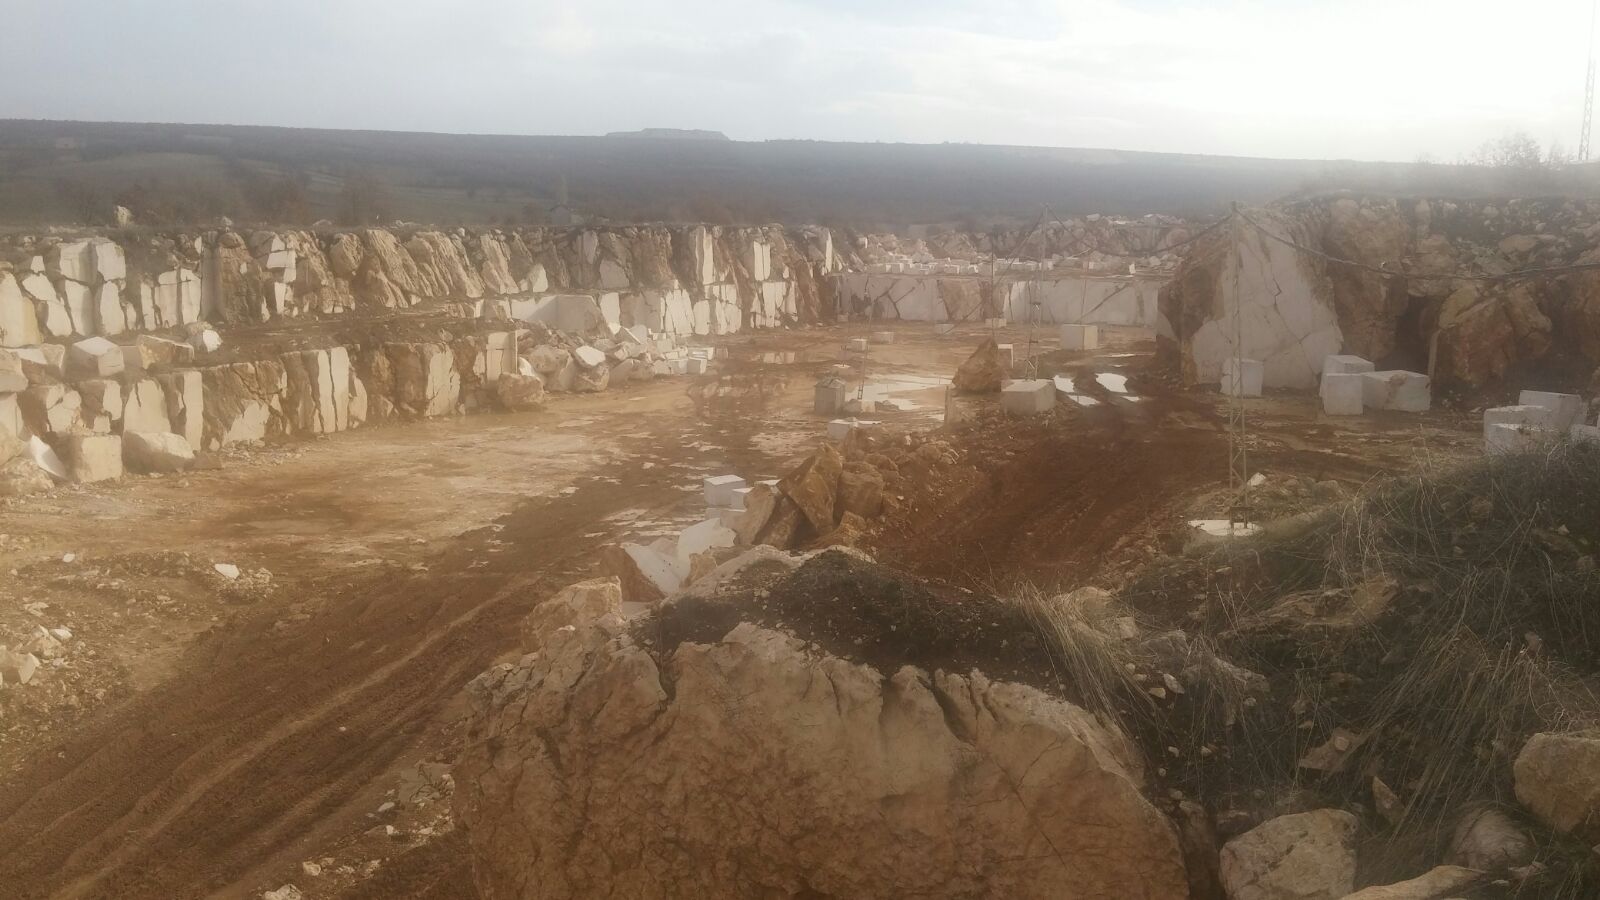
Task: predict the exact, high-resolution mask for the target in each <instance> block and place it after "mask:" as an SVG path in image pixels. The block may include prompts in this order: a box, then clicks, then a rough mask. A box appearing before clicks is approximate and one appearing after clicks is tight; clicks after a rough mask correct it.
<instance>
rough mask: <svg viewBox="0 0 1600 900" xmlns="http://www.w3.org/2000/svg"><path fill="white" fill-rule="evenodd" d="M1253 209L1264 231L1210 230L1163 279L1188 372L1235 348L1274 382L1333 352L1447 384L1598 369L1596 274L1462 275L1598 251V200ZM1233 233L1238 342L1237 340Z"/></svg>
mask: <svg viewBox="0 0 1600 900" xmlns="http://www.w3.org/2000/svg"><path fill="white" fill-rule="evenodd" d="M1246 215H1247V216H1249V217H1250V219H1251V220H1252V221H1253V222H1254V223H1256V224H1257V225H1259V226H1261V229H1263V230H1265V232H1266V233H1265V234H1263V233H1262V232H1261V231H1258V230H1257V229H1256V228H1255V227H1254V226H1253V225H1242V226H1241V227H1240V228H1239V229H1238V230H1237V232H1235V231H1234V230H1233V229H1230V228H1221V229H1218V230H1217V232H1216V233H1214V234H1212V235H1208V236H1207V237H1206V238H1205V239H1203V240H1201V241H1198V242H1196V243H1195V244H1194V245H1193V249H1192V251H1190V252H1189V253H1188V254H1187V255H1186V256H1185V258H1184V262H1183V264H1182V265H1181V266H1180V267H1179V269H1178V271H1177V273H1176V275H1175V277H1174V279H1173V281H1172V283H1171V284H1170V285H1169V286H1168V287H1167V288H1165V289H1164V290H1163V291H1162V293H1161V299H1160V321H1159V323H1158V326H1157V327H1158V330H1159V334H1158V337H1159V338H1160V339H1161V341H1162V351H1163V353H1164V354H1165V356H1166V359H1167V361H1168V364H1169V365H1170V366H1171V367H1172V368H1174V369H1175V370H1177V371H1179V372H1181V373H1182V375H1183V376H1184V377H1185V379H1186V380H1188V381H1190V382H1201V383H1204V382H1215V381H1216V380H1217V379H1218V377H1219V369H1220V367H1221V365H1222V361H1223V360H1224V359H1227V358H1230V357H1234V356H1243V357H1249V358H1252V359H1257V360H1261V361H1263V362H1264V363H1265V368H1266V372H1265V375H1266V379H1265V380H1266V386H1267V387H1295V388H1309V387H1313V386H1315V384H1316V381H1317V376H1318V375H1319V374H1320V370H1321V360H1323V359H1324V358H1325V357H1327V356H1329V355H1334V354H1340V353H1348V354H1353V355H1356V356H1360V357H1363V358H1365V359H1369V360H1372V361H1374V362H1375V363H1377V365H1378V367H1379V368H1380V369H1401V370H1411V371H1414V372H1423V373H1427V374H1428V375H1430V376H1431V377H1432V378H1433V380H1434V382H1435V384H1437V385H1439V386H1440V387H1442V388H1445V389H1447V390H1451V391H1455V392H1473V391H1480V390H1496V389H1499V388H1500V387H1502V386H1505V385H1512V386H1517V387H1521V386H1528V385H1534V386H1538V385H1541V384H1543V383H1552V384H1567V385H1572V384H1583V383H1591V382H1593V380H1594V378H1595V375H1596V373H1597V372H1600V274H1597V273H1596V272H1593V271H1576V272H1568V273H1563V274H1557V275H1552V276H1546V277H1531V278H1530V277H1519V278H1514V279H1509V280H1492V279H1490V280H1482V279H1480V278H1477V277H1456V276H1483V277H1489V276H1499V275H1505V274H1507V273H1511V272H1518V271H1522V270H1528V269H1537V268H1548V267H1560V266H1568V265H1586V264H1590V263H1594V262H1597V261H1600V202H1596V201H1587V200H1562V199H1547V200H1507V201H1485V200H1470V201H1468V200H1438V199H1422V200H1409V199H1408V200H1398V199H1393V198H1370V197H1351V196H1330V197H1319V198H1313V199H1308V200H1299V201H1294V202H1290V203H1284V204H1280V205H1276V206H1273V207H1271V208H1269V209H1263V210H1249V211H1246ZM1236 233H1237V234H1238V235H1239V237H1238V240H1240V241H1242V246H1241V247H1240V250H1241V255H1242V259H1243V260H1244V264H1243V266H1242V268H1241V269H1240V271H1239V272H1238V274H1237V279H1238V284H1239V289H1238V290H1239V294H1240V295H1241V296H1242V297H1243V298H1244V301H1245V308H1244V314H1243V323H1242V327H1243V330H1244V346H1243V347H1242V348H1233V347H1232V342H1233V338H1232V335H1233V324H1232V315H1233V306H1234V300H1233V284H1234V279H1235V275H1234V273H1233V272H1232V271H1231V269H1230V267H1229V263H1228V260H1229V259H1231V258H1233V256H1234V255H1235V254H1234V253H1233V252H1232V250H1233V248H1234V241H1235V234H1236ZM1286 241H1287V242H1292V243H1294V244H1298V245H1300V246H1301V247H1304V248H1307V249H1305V250H1301V249H1296V248H1294V247H1291V246H1288V245H1287V244H1286V243H1284V242H1286ZM1317 254H1326V255H1327V256H1330V257H1334V258H1335V259H1340V260H1350V261H1353V262H1355V263H1358V264H1360V265H1361V266H1365V267H1368V268H1361V267H1358V266H1350V265H1345V264H1342V263H1339V262H1334V261H1331V260H1329V259H1326V258H1324V257H1322V256H1318V255H1317Z"/></svg>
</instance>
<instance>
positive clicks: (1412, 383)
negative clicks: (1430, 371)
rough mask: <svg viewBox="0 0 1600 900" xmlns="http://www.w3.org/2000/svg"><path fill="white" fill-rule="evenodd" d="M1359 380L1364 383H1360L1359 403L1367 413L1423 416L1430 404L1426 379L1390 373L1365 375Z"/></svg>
mask: <svg viewBox="0 0 1600 900" xmlns="http://www.w3.org/2000/svg"><path fill="white" fill-rule="evenodd" d="M1361 377H1362V378H1364V379H1366V380H1365V381H1363V382H1362V386H1363V387H1364V391H1363V392H1362V401H1363V402H1364V403H1365V404H1366V406H1367V408H1368V409H1390V410H1398V411H1400V412H1427V411H1428V407H1429V405H1430V404H1431V403H1432V394H1431V392H1430V391H1429V388H1428V376H1426V375H1422V374H1419V373H1417V372H1403V371H1399V370H1391V371H1385V372H1368V373H1366V374H1365V375H1362V376H1361Z"/></svg>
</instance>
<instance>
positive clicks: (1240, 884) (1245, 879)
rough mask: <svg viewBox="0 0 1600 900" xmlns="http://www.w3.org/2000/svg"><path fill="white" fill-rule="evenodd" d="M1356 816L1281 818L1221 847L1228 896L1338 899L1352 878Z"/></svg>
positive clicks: (1331, 812)
mask: <svg viewBox="0 0 1600 900" xmlns="http://www.w3.org/2000/svg"><path fill="white" fill-rule="evenodd" d="M1358 825H1359V823H1358V822H1357V821H1356V817H1355V816H1353V815H1351V814H1349V813H1347V812H1344V811H1343V810H1337V809H1319V810H1316V811H1314V812H1308V813H1299V814H1296V815H1290V816H1279V817H1278V818H1276V819H1270V820H1268V821H1266V822H1263V823H1262V824H1260V825H1258V826H1256V827H1255V828H1252V829H1251V830H1249V831H1247V832H1245V833H1244V834H1241V835H1239V836H1238V837H1236V838H1234V839H1233V840H1231V841H1229V842H1228V843H1227V844H1225V845H1223V847H1222V864H1221V876H1222V887H1223V889H1224V890H1225V891H1226V892H1227V895H1228V900H1339V898H1341V897H1344V896H1345V895H1346V894H1349V893H1350V890H1351V888H1352V887H1353V886H1354V884H1355V877H1356V850H1355V842H1356V829H1357V827H1358Z"/></svg>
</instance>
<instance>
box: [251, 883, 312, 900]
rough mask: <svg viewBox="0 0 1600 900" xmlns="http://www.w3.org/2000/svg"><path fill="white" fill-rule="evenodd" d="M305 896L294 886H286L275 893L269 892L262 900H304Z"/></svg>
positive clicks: (263, 895)
mask: <svg viewBox="0 0 1600 900" xmlns="http://www.w3.org/2000/svg"><path fill="white" fill-rule="evenodd" d="M304 897H305V895H304V894H302V893H300V889H299V888H297V887H295V886H294V885H292V884H286V885H284V886H283V887H280V888H278V889H277V890H275V891H267V892H266V893H264V894H262V895H261V900H303V898H304Z"/></svg>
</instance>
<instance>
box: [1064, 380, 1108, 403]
mask: <svg viewBox="0 0 1600 900" xmlns="http://www.w3.org/2000/svg"><path fill="white" fill-rule="evenodd" d="M1055 383H1056V392H1057V393H1060V394H1066V395H1067V399H1068V400H1071V401H1072V402H1073V403H1076V404H1078V405H1079V406H1099V405H1100V401H1099V400H1096V399H1095V398H1093V397H1086V396H1084V395H1083V394H1080V393H1078V385H1077V383H1076V382H1074V381H1073V380H1072V376H1071V375H1057V376H1056V377H1055Z"/></svg>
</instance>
